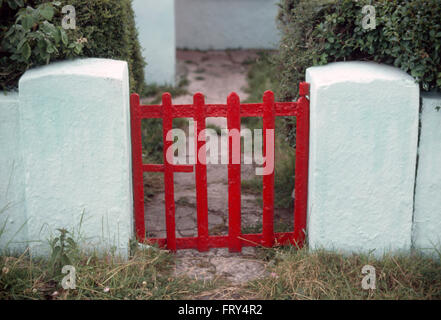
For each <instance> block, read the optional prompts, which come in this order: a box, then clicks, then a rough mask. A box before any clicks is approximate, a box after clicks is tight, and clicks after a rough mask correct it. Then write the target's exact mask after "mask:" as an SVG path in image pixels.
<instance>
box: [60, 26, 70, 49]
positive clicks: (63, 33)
mask: <svg viewBox="0 0 441 320" xmlns="http://www.w3.org/2000/svg"><path fill="white" fill-rule="evenodd" d="M60 32H61V42H63V44H64V45H67V44H68V42H69V39H68V38H67V34H66V31H64V29H61V30H60Z"/></svg>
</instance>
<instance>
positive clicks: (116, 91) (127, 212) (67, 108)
mask: <svg viewBox="0 0 441 320" xmlns="http://www.w3.org/2000/svg"><path fill="white" fill-rule="evenodd" d="M128 83H129V82H128V69H127V63H126V62H123V61H115V60H105V59H84V60H75V61H65V62H59V63H53V64H51V65H48V66H45V67H40V68H37V69H32V70H29V71H27V72H26V73H25V75H24V76H23V77H22V78H21V79H20V83H19V92H20V93H19V95H20V124H21V128H22V130H21V131H22V149H23V160H24V174H25V192H26V206H27V217H28V219H29V223H28V232H29V240H32V241H40V242H32V243H31V253H32V254H33V255H45V254H47V252H48V244H47V241H46V240H47V239H48V238H50V237H51V235H54V234H55V231H56V229H57V228H66V229H68V230H70V231H74V232H75V234H78V232H81V236H82V241H81V243H82V245H83V246H84V247H86V248H88V249H90V250H94V249H96V250H99V251H107V250H109V249H114V250H115V252H116V253H117V254H120V255H122V256H127V255H128V250H129V240H130V239H131V238H132V235H133V222H132V220H133V206H132V201H133V199H132V181H131V176H132V171H131V151H130V130H129V128H130V122H129V118H130V116H129V84H128ZM81 219H83V222H82V225H81V223H80V221H81ZM80 225H81V230H79V227H80Z"/></svg>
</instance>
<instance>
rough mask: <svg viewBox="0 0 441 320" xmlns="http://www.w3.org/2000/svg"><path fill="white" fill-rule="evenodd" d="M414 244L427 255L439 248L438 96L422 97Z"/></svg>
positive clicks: (440, 129) (440, 100)
mask: <svg viewBox="0 0 441 320" xmlns="http://www.w3.org/2000/svg"><path fill="white" fill-rule="evenodd" d="M422 101H423V103H422V110H421V133H420V143H419V149H418V174H417V184H416V190H415V216H414V245H415V247H416V248H418V249H420V250H422V251H423V252H426V253H428V254H436V250H434V249H435V248H436V249H441V110H440V111H437V110H436V107H437V106H439V107H441V94H435V93H429V94H428V93H425V94H423V95H422Z"/></svg>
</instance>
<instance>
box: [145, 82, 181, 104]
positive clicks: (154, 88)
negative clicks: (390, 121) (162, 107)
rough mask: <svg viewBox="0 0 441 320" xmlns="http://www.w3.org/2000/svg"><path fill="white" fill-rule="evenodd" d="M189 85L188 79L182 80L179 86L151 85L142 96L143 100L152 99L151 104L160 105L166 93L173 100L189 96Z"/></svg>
mask: <svg viewBox="0 0 441 320" xmlns="http://www.w3.org/2000/svg"><path fill="white" fill-rule="evenodd" d="M188 84H189V81H188V79H186V78H183V79H181V80H180V81H179V83H178V85H177V86H169V85H156V84H150V85H146V86H145V87H144V90H143V92H141V93H140V94H141V95H142V97H143V98H150V100H151V102H150V103H149V104H159V103H161V100H162V94H163V93H164V92H169V93H170V94H171V95H172V97H173V98H176V97H179V96H182V95H185V94H188V90H187V86H188Z"/></svg>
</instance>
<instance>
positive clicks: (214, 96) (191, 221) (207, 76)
mask: <svg viewBox="0 0 441 320" xmlns="http://www.w3.org/2000/svg"><path fill="white" fill-rule="evenodd" d="M256 56H257V55H256V53H255V52H254V51H248V50H246V51H208V52H199V51H178V70H179V74H180V75H181V76H184V77H186V78H187V79H188V80H189V86H188V90H189V92H190V94H189V95H186V96H180V97H178V98H175V99H173V103H175V104H191V103H192V100H193V97H192V94H194V93H196V92H202V93H204V95H205V96H206V102H207V103H225V101H226V99H227V96H228V94H229V93H230V92H232V91H235V92H236V93H238V94H239V96H240V97H241V99H242V100H243V99H245V98H247V94H246V93H245V92H244V90H243V89H244V87H246V74H247V67H246V63H244V62H245V61H247V60H249V59H253V58H256ZM207 124H214V125H216V126H217V127H219V128H225V127H226V119H225V118H209V119H207ZM218 145H219V146H220V145H221V144H220V142H219V144H218ZM219 154H220V153H219ZM219 163H220V161H219ZM241 174H242V181H243V180H249V179H252V178H254V174H255V168H254V166H253V165H242V173H241ZM174 182H175V184H174V186H175V205H176V233H177V237H195V236H197V222H196V191H195V190H196V187H195V174H194V173H175V175H174ZM207 185H208V190H207V193H208V223H209V233H210V235H227V233H228V169H227V165H207ZM145 212H146V216H145V218H146V229H147V232H148V234H149V236H150V237H159V238H165V237H166V228H165V214H164V194H163V193H159V194H156V195H155V196H154V197H153V199H152V201H150V202H146V207H145ZM276 215H277V214H276ZM261 222H262V208H261V205H260V204H259V201H258V198H257V197H256V196H255V195H252V194H242V225H243V226H245V227H251V228H252V227H254V228H255V226H256V225H259V224H260V225H261ZM265 270H266V265H265V263H264V262H263V261H262V260H260V259H258V258H257V257H256V250H255V249H254V248H244V249H243V252H242V253H240V254H239V253H229V252H228V249H212V250H210V251H209V252H205V253H199V252H198V251H196V250H180V251H178V252H177V253H176V269H175V274H176V275H187V276H189V277H192V278H195V279H200V280H218V279H219V278H221V279H222V280H223V281H225V282H226V283H227V284H228V285H229V286H230V287H229V289H226V288H225V287H224V288H223V289H222V290H224V291H225V290H226V291H225V292H224V291H222V290H221V291H219V290H217V291H215V292H211V293H207V294H206V295H202V296H201V297H199V298H201V299H221V298H227V297H228V298H235V290H236V289H237V288H240V286H242V285H243V284H244V283H246V282H248V281H250V280H254V279H257V278H259V277H262V276H264V275H265V274H266V272H265ZM234 288H236V289H234Z"/></svg>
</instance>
